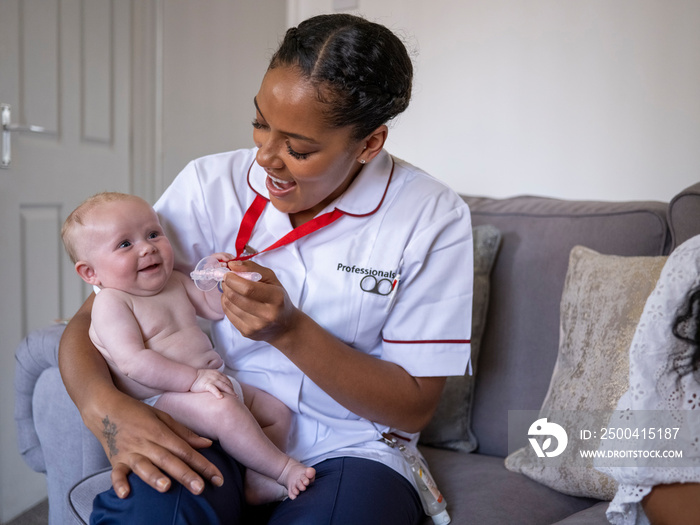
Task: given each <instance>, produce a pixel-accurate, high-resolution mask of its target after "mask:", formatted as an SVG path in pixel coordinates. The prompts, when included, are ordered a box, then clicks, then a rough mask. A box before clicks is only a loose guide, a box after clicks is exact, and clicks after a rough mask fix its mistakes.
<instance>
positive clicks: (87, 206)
mask: <svg viewBox="0 0 700 525" xmlns="http://www.w3.org/2000/svg"><path fill="white" fill-rule="evenodd" d="M132 199H139V200H140V197H136V196H135V195H129V194H128V193H119V192H116V191H103V192H102V193H98V194H96V195H93V196H92V197H88V198H87V199H85V200H84V201H83V202H82V203H81V204H80V205H79V206H78V207H77V208H76V209H74V210H73V211H72V212H71V214H70V215H69V216H68V218H66V220H65V222H64V223H63V227H62V228H61V239H63V246H65V248H66V252H68V256H69V257H70V260H71V261H73V264H75V263H76V262H78V260H79V259H80V254H79V253H78V248H77V246H78V243H77V236H78V230H79V229H80V227H81V226H85V223H86V221H87V217H88V216H89V215H90V212H92V211H93V210H94V209H95V208H97V207H98V206H100V205H102V204H105V203H107V202H116V201H127V200H132Z"/></svg>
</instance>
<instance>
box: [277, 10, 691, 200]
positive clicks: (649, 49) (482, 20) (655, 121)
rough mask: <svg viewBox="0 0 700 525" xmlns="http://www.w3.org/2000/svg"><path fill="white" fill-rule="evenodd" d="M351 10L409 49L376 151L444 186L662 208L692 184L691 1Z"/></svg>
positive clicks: (290, 15)
mask: <svg viewBox="0 0 700 525" xmlns="http://www.w3.org/2000/svg"><path fill="white" fill-rule="evenodd" d="M356 3H357V5H358V9H357V10H354V11H352V12H355V13H359V14H362V15H364V16H366V17H367V18H369V19H372V20H374V21H377V22H380V23H383V24H385V25H387V26H389V27H390V28H392V29H394V30H396V31H398V32H399V33H401V34H403V36H404V39H405V40H406V41H407V43H408V45H409V47H410V48H412V49H413V50H414V51H415V55H414V65H415V68H416V74H415V91H414V97H413V101H412V104H411V107H409V109H408V111H407V112H406V113H405V114H404V115H403V116H402V117H400V119H399V120H397V122H396V123H395V126H394V128H393V129H392V131H391V133H390V140H389V145H388V148H389V150H390V151H391V152H392V153H394V154H395V155H398V156H399V157H402V158H405V159H406V160H408V161H410V162H412V163H413V164H416V165H418V166H420V167H422V168H424V169H426V170H427V171H429V172H430V173H432V174H433V175H435V176H437V177H438V178H441V179H443V180H444V181H446V182H447V183H448V184H450V185H451V186H452V187H453V188H454V189H456V190H457V191H460V192H464V193H470V194H479V195H490V196H510V195H515V194H539V195H547V196H555V197H563V198H571V199H604V200H607V199H609V200H618V199H642V200H643V199H658V200H668V199H670V198H671V197H672V196H673V195H674V194H675V193H677V192H678V191H679V190H681V189H683V188H685V187H687V186H689V185H690V184H692V183H694V182H697V181H698V180H700V60H698V57H699V56H700V31H699V30H698V28H699V27H700V2H697V1H695V0H671V1H669V0H665V1H664V0H615V1H610V0H579V1H561V0H462V1H458V2H454V1H453V0H431V1H430V2H426V1H418V0H357V1H356ZM287 7H288V12H287V21H288V24H290V25H292V24H294V25H295V24H296V23H298V22H299V21H301V20H303V19H304V18H307V17H308V16H312V15H315V14H318V13H321V12H333V11H334V9H333V0H288V2H287Z"/></svg>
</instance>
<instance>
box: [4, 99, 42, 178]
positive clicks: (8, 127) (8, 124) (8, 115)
mask: <svg viewBox="0 0 700 525" xmlns="http://www.w3.org/2000/svg"><path fill="white" fill-rule="evenodd" d="M0 121H1V122H2V152H1V153H2V154H0V168H9V167H10V160H11V157H12V155H11V152H12V148H11V145H10V133H12V132H14V131H28V132H30V133H51V132H50V131H49V130H47V129H46V128H43V127H41V126H31V125H29V126H21V125H18V124H12V106H10V105H9V104H5V103H2V104H0Z"/></svg>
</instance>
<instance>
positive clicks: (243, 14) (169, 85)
mask: <svg viewBox="0 0 700 525" xmlns="http://www.w3.org/2000/svg"><path fill="white" fill-rule="evenodd" d="M162 5H163V25H162V42H163V44H162V49H163V51H162V53H163V56H162V101H161V104H162V108H161V111H162V122H161V123H159V129H160V130H161V131H160V143H161V144H160V147H161V148H162V159H160V160H161V163H160V164H159V169H161V170H162V174H161V177H162V183H159V184H157V187H156V196H158V195H160V193H162V190H164V189H165V187H166V186H167V185H168V184H169V183H170V181H172V179H173V178H174V177H175V176H176V175H177V174H178V173H179V172H180V170H181V169H182V168H183V167H184V166H185V164H186V163H187V162H188V161H190V160H192V159H194V158H197V157H200V156H202V155H206V154H209V153H218V152H221V151H228V150H231V149H235V148H240V147H251V146H253V131H252V129H253V128H252V126H251V124H250V123H251V122H252V120H253V118H254V117H255V108H254V106H253V97H254V96H255V94H256V93H257V92H258V88H259V87H260V82H261V80H262V77H263V75H264V73H265V70H266V69H267V64H268V62H269V60H270V57H271V56H272V53H273V52H274V51H275V49H276V48H277V45H278V39H279V38H281V36H282V35H283V34H284V30H285V6H284V3H283V2H280V1H279V0H256V1H255V2H249V1H233V0H227V1H220V0H216V1H212V0H208V1H201V0H198V1H194V0H189V1H178V2H168V1H165V2H163V4H162Z"/></svg>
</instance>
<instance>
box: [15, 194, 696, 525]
mask: <svg viewBox="0 0 700 525" xmlns="http://www.w3.org/2000/svg"><path fill="white" fill-rule="evenodd" d="M464 198H465V200H466V201H467V203H469V205H470V208H471V211H472V220H473V223H474V225H486V224H490V225H493V226H495V227H496V228H497V229H498V230H499V231H500V232H501V235H502V240H501V247H500V251H499V253H498V255H497V258H496V261H495V264H494V266H493V269H492V272H491V282H490V298H489V309H488V314H487V318H486V327H485V332H484V335H483V340H482V345H481V351H480V354H479V363H478V370H477V372H476V376H475V378H476V388H475V391H474V396H473V400H474V405H473V420H472V428H473V431H474V433H475V434H476V437H477V439H478V443H479V447H478V449H477V450H476V452H473V453H471V454H465V453H461V452H455V451H450V450H443V449H437V448H429V447H423V448H422V450H423V451H424V454H425V456H426V458H427V459H428V461H429V464H430V466H431V471H432V473H433V475H434V476H435V478H436V480H437V482H438V485H439V487H440V489H441V491H442V492H443V494H444V495H445V497H446V499H447V502H448V510H449V512H450V513H451V515H452V517H453V523H454V524H459V525H464V524H471V523H474V524H479V525H489V524H494V525H506V524H512V523H517V524H522V525H529V524H531V525H551V524H554V523H559V524H565V525H578V524H583V523H585V524H587V525H596V524H604V523H607V521H606V520H605V508H606V506H607V504H606V503H604V502H602V503H601V502H598V501H597V500H591V499H586V498H575V497H571V496H566V495H564V494H561V493H558V492H556V491H554V490H552V489H549V488H547V487H545V486H543V485H540V484H538V483H537V482H535V481H532V480H530V479H528V478H526V477H524V476H523V475H521V474H516V473H513V472H509V471H508V470H506V469H505V467H504V465H503V459H504V457H505V456H506V454H507V452H508V450H507V448H508V447H507V441H508V425H507V419H508V417H507V416H508V411H509V410H535V411H536V410H539V408H540V406H541V404H542V401H543V399H544V396H545V394H546V392H547V388H548V386H549V382H550V377H551V374H552V369H553V367H554V363H555V360H556V357H557V351H558V341H559V304H560V300H561V293H562V289H563V285H564V277H565V275H566V270H567V264H568V257H569V252H570V251H571V248H572V247H573V246H574V245H576V244H580V245H583V246H587V247H589V248H591V249H594V250H596V251H598V252H600V253H606V254H615V255H662V254H667V253H669V251H670V250H671V249H672V247H673V246H675V245H677V244H679V243H680V242H682V241H683V240H685V239H687V238H689V237H692V236H694V235H698V234H700V183H699V184H695V185H693V186H691V187H690V188H687V189H686V190H684V191H682V192H680V193H679V194H678V195H677V196H676V197H675V198H674V199H673V200H672V201H671V203H670V204H668V203H662V202H602V201H601V202H588V201H567V200H561V199H547V198H542V197H528V196H525V197H512V198H505V199H493V198H485V197H476V196H465V197H464ZM61 332H62V327H60V326H51V327H47V328H44V329H41V330H38V331H36V332H33V333H31V334H29V335H28V336H27V338H26V339H25V340H24V341H23V342H22V343H21V344H20V346H19V347H18V349H17V353H16V357H17V367H16V376H15V377H16V411H15V414H16V419H17V428H18V435H19V450H20V452H21V453H22V455H23V457H24V459H25V460H26V462H27V464H28V465H29V466H31V467H32V468H33V469H34V470H36V471H38V472H46V474H47V483H48V488H49V506H50V523H51V525H65V524H70V523H74V522H75V521H74V520H75V519H74V518H73V515H72V514H71V511H70V505H69V504H68V490H69V487H71V486H72V485H73V484H74V483H75V482H76V481H78V480H79V479H81V478H83V477H86V476H89V475H91V474H93V473H95V472H97V471H98V470H100V469H102V468H103V467H106V466H108V462H107V459H106V457H105V455H104V452H103V450H102V447H101V446H100V445H99V443H98V441H97V439H96V438H94V436H92V434H90V432H89V431H88V430H87V429H86V428H85V427H84V425H83V424H82V421H81V419H80V416H79V414H78V412H77V410H76V409H75V407H74V405H73V403H72V402H71V400H70V398H69V397H68V395H67V394H66V392H65V388H64V387H63V383H62V382H61V380H60V376H59V373H58V368H57V359H56V356H57V345H58V341H59V338H60V335H61ZM105 479H108V476H107V477H106V478H105V475H102V477H100V476H98V477H96V478H92V479H91V480H88V481H86V482H85V484H81V485H80V486H79V487H78V488H76V489H75V491H74V492H73V501H72V503H73V507H74V508H75V509H76V510H79V509H80V511H81V512H83V513H85V512H89V509H90V506H91V503H92V497H93V496H94V490H95V489H94V484H95V483H97V484H98V485H100V486H104V480H105ZM425 523H426V525H427V524H429V523H430V520H428V519H426V521H425Z"/></svg>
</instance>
